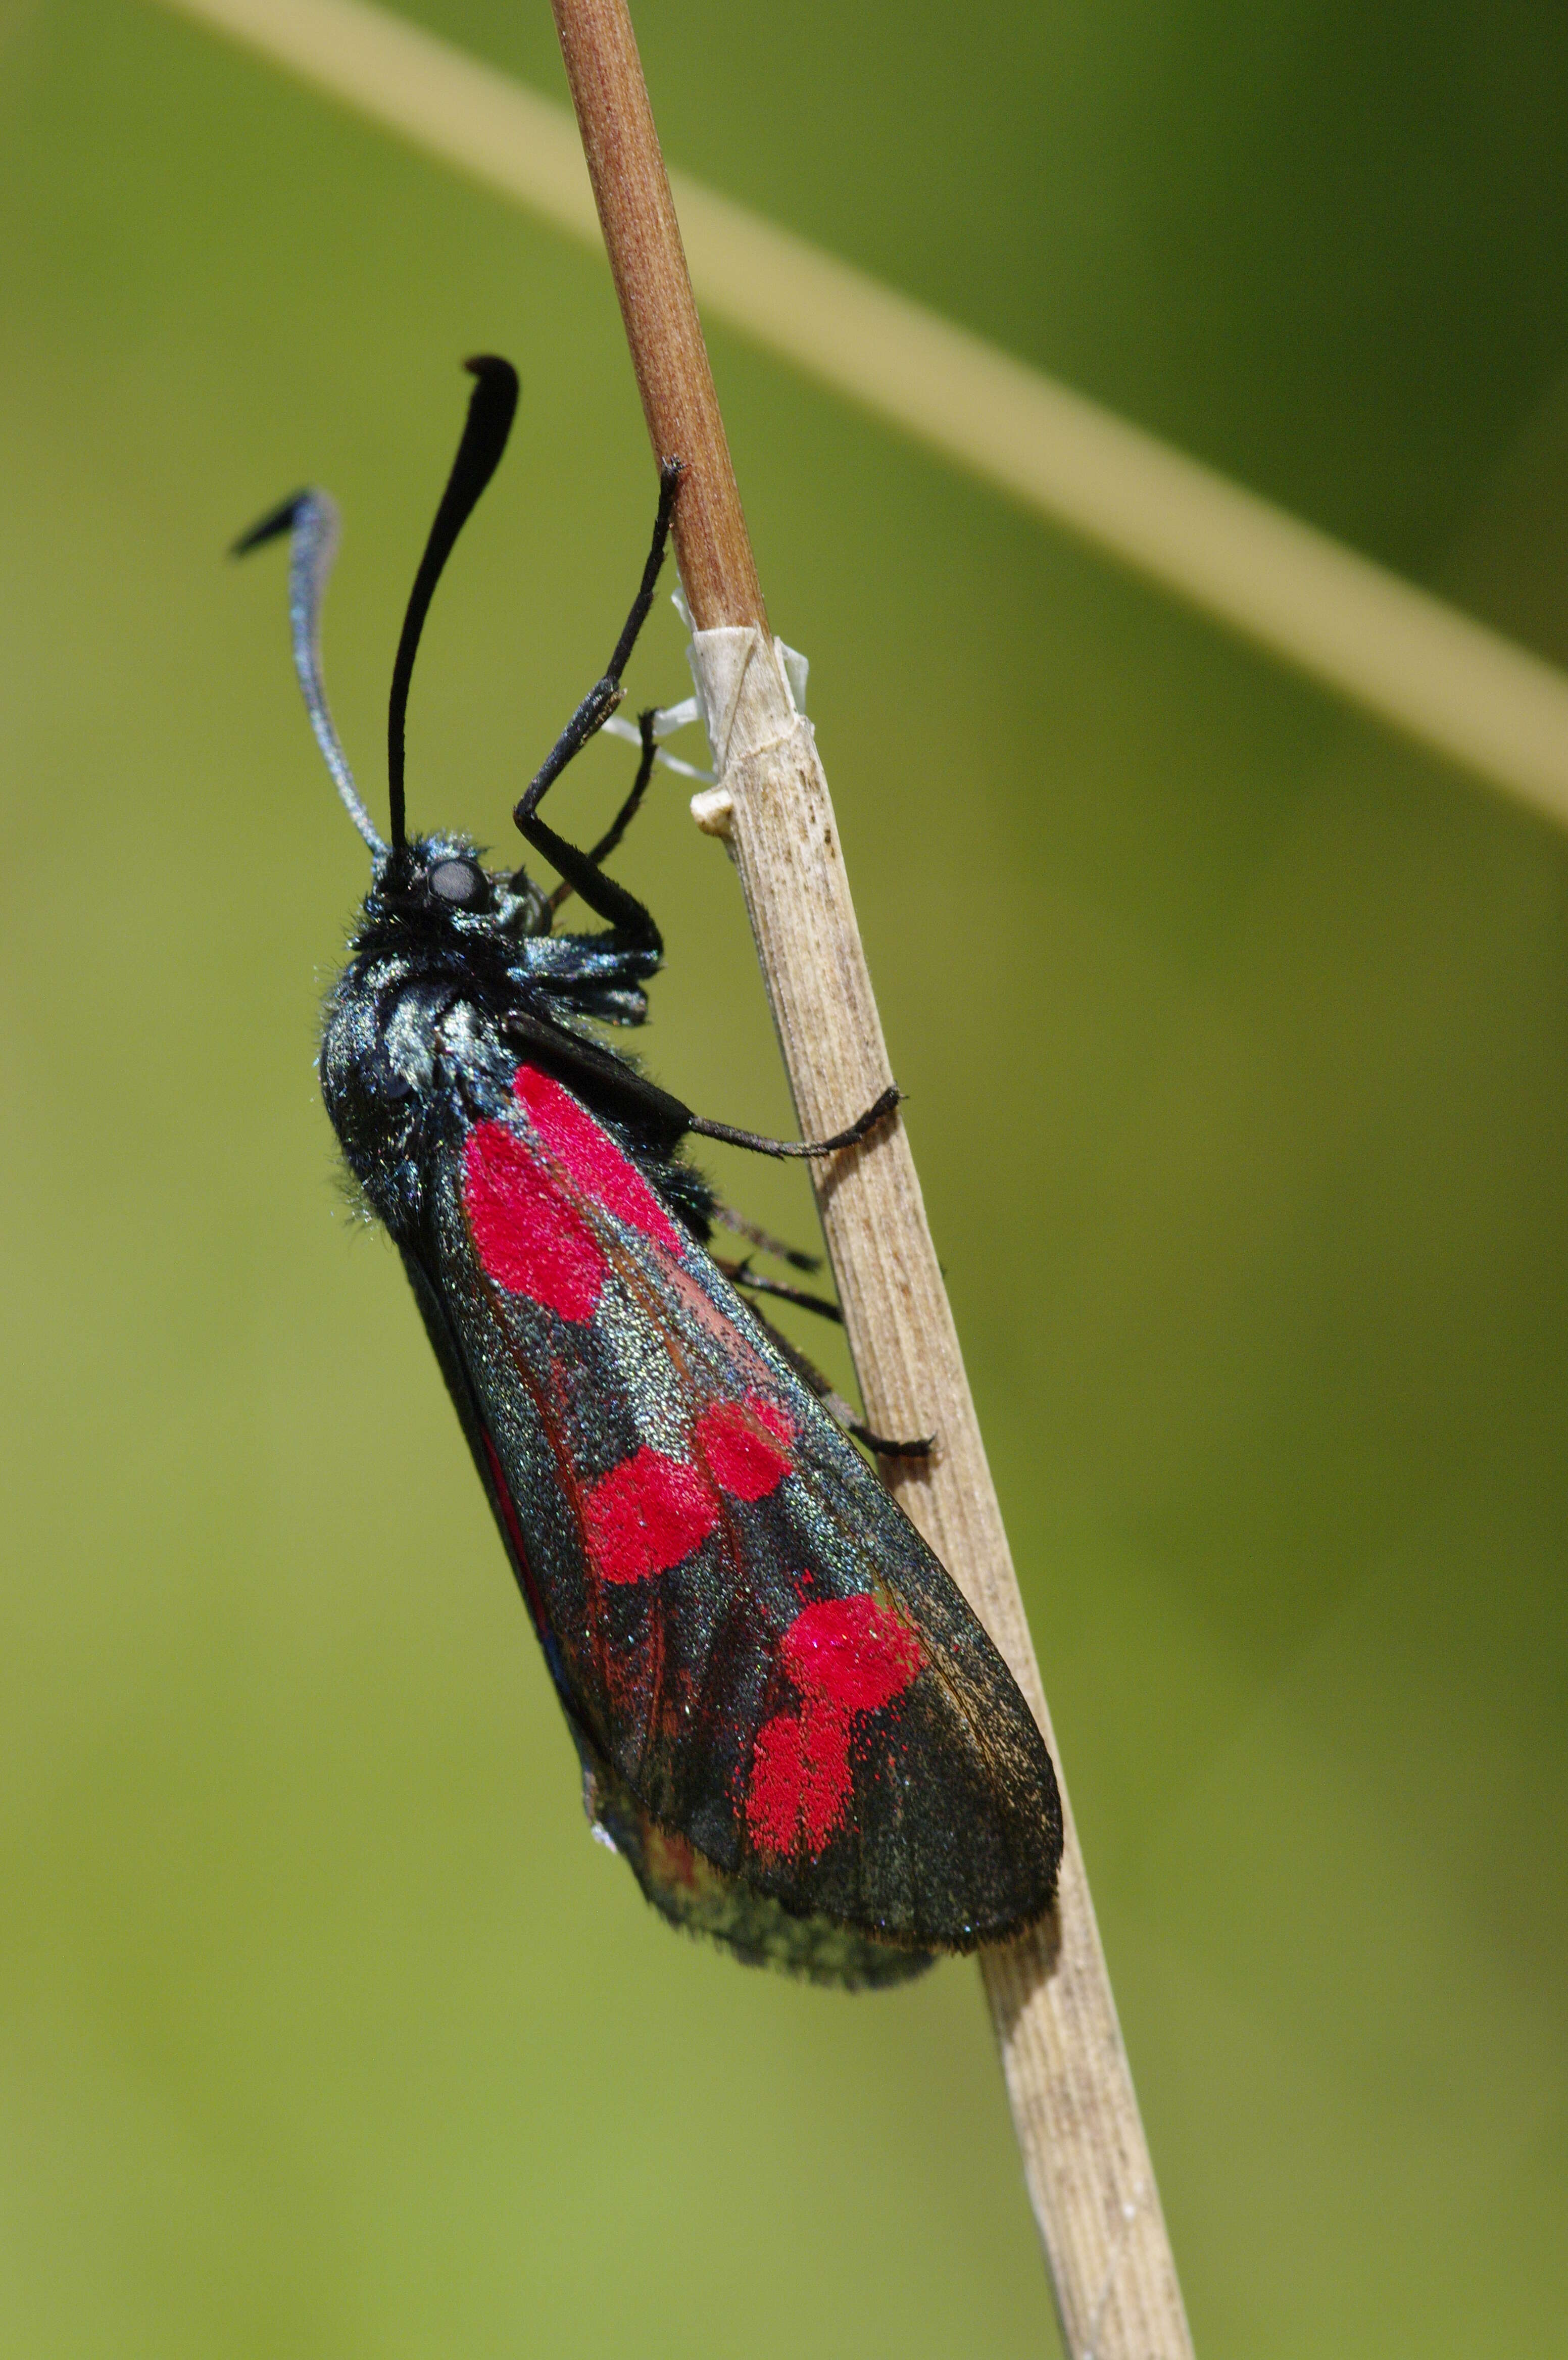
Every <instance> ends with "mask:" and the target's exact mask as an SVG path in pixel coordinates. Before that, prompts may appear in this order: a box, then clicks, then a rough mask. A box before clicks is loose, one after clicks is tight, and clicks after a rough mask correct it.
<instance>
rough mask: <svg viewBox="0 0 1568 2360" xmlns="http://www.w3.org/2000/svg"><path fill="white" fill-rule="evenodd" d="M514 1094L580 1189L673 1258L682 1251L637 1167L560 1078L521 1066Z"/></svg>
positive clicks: (676, 1234)
mask: <svg viewBox="0 0 1568 2360" xmlns="http://www.w3.org/2000/svg"><path fill="white" fill-rule="evenodd" d="M512 1088H513V1090H514V1092H515V1093H516V1096H517V1101H518V1104H519V1105H520V1106H521V1107H522V1108H524V1109H526V1111H527V1114H528V1117H529V1120H531V1122H532V1124H533V1127H534V1129H535V1130H536V1131H538V1133H539V1136H540V1138H541V1139H542V1140H543V1142H544V1144H545V1146H546V1147H547V1148H548V1149H549V1151H550V1153H551V1154H552V1155H554V1157H555V1159H556V1161H557V1162H558V1163H559V1164H563V1165H564V1166H565V1170H566V1171H567V1172H569V1173H570V1175H571V1176H572V1178H573V1179H574V1180H575V1181H576V1184H577V1185H578V1187H579V1188H582V1189H584V1190H586V1191H587V1194H588V1195H589V1196H595V1197H597V1198H598V1201H599V1203H600V1204H601V1205H602V1206H603V1207H605V1209H606V1211H607V1212H610V1213H615V1214H617V1215H619V1217H620V1219H621V1220H623V1221H630V1224H631V1227H632V1228H633V1229H641V1231H642V1233H643V1235H644V1236H645V1237H650V1238H653V1239H655V1240H657V1241H658V1243H659V1244H660V1245H662V1246H667V1247H668V1248H669V1250H670V1251H671V1252H672V1253H678V1252H679V1251H680V1246H681V1241H680V1238H679V1235H678V1233H677V1231H676V1229H675V1226H674V1222H673V1221H672V1220H671V1218H670V1217H669V1215H668V1213H666V1212H665V1210H664V1207H663V1205H661V1204H660V1202H659V1199H658V1197H657V1196H655V1195H654V1194H653V1191H652V1188H650V1186H649V1185H648V1183H647V1181H646V1180H644V1178H643V1177H642V1175H641V1172H639V1170H638V1169H637V1166H636V1164H633V1163H632V1161H631V1159H630V1156H628V1155H623V1154H622V1153H621V1152H620V1148H619V1147H617V1145H616V1143H615V1142H614V1140H613V1139H611V1137H610V1136H609V1132H608V1131H605V1130H604V1129H603V1128H602V1127H601V1126H600V1125H599V1124H598V1123H597V1122H596V1121H595V1120H594V1119H593V1117H592V1115H591V1114H589V1112H588V1111H587V1108H586V1107H581V1106H579V1105H578V1104H577V1101H576V1098H574V1097H573V1096H572V1093H571V1091H570V1090H568V1089H565V1088H564V1087H562V1085H561V1084H560V1083H559V1082H558V1081H557V1080H556V1079H555V1076H554V1074H546V1073H543V1072H541V1070H540V1068H539V1067H538V1066H537V1065H520V1066H519V1067H518V1069H517V1072H516V1073H515V1074H514V1076H512Z"/></svg>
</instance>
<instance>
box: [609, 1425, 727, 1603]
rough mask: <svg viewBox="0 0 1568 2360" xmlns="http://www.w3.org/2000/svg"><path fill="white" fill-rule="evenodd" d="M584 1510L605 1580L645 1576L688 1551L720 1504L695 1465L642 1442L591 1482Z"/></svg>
mask: <svg viewBox="0 0 1568 2360" xmlns="http://www.w3.org/2000/svg"><path fill="white" fill-rule="evenodd" d="M583 1515H584V1523H585V1525H586V1528H587V1544H588V1556H589V1558H590V1559H591V1561H592V1564H593V1568H594V1571H595V1572H596V1573H598V1574H599V1575H601V1576H602V1577H603V1579H605V1580H606V1581H645V1580H646V1579H648V1577H649V1575H650V1574H654V1573H665V1572H667V1571H668V1570H669V1568H670V1567H671V1566H673V1565H679V1564H680V1562H681V1559H682V1558H683V1557H690V1555H691V1553H692V1551H693V1549H694V1548H696V1547H697V1546H698V1545H699V1543H701V1542H702V1541H704V1540H706V1539H707V1535H708V1534H709V1533H710V1532H711V1531H712V1530H713V1527H714V1525H715V1524H716V1523H717V1522H718V1502H717V1501H716V1500H715V1498H714V1495H713V1493H712V1491H710V1490H709V1489H708V1487H707V1484H705V1483H704V1482H703V1480H702V1478H701V1477H700V1476H699V1475H698V1473H697V1471H696V1468H695V1467H687V1466H685V1465H683V1463H682V1461H681V1460H680V1459H667V1458H666V1457H665V1456H664V1453H663V1451H662V1450H651V1449H649V1448H646V1447H644V1448H642V1449H641V1450H639V1451H638V1452H636V1454H635V1455H634V1456H633V1457H632V1458H630V1459H625V1460H623V1461H622V1463H621V1464H620V1466H619V1467H616V1468H612V1469H611V1470H610V1472H609V1474H608V1475H606V1476H604V1477H602V1478H601V1480H599V1481H598V1483H596V1484H595V1485H594V1486H593V1489H592V1490H591V1491H589V1492H588V1494H587V1498H586V1499H585V1501H584V1502H583Z"/></svg>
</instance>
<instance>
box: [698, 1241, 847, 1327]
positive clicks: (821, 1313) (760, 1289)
mask: <svg viewBox="0 0 1568 2360" xmlns="http://www.w3.org/2000/svg"><path fill="white" fill-rule="evenodd" d="M713 1261H714V1267H715V1269H716V1270H721V1271H722V1272H723V1273H724V1275H725V1277H726V1278H727V1279H728V1280H729V1284H730V1285H731V1286H739V1287H740V1288H741V1289H742V1290H743V1291H744V1292H745V1293H746V1294H748V1295H772V1296H773V1301H774V1302H775V1303H797V1304H798V1305H799V1306H800V1308H801V1309H802V1310H803V1311H815V1312H816V1314H817V1317H818V1318H819V1319H834V1320H837V1321H838V1323H839V1327H842V1326H843V1324H844V1315H843V1313H842V1312H841V1311H840V1310H839V1306H838V1305H837V1304H836V1303H833V1302H830V1301H829V1300H828V1296H827V1295H807V1293H806V1289H805V1287H803V1286H791V1285H789V1284H787V1283H786V1282H785V1281H784V1279H782V1278H764V1277H763V1276H762V1273H761V1272H759V1271H754V1270H753V1269H752V1268H751V1258H750V1256H748V1257H747V1259H746V1261H744V1262H725V1261H724V1260H723V1259H722V1258H721V1257H720V1256H719V1255H718V1254H715V1256H714V1258H713Z"/></svg>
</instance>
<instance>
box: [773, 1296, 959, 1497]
mask: <svg viewBox="0 0 1568 2360" xmlns="http://www.w3.org/2000/svg"><path fill="white" fill-rule="evenodd" d="M748 1307H749V1309H750V1311H751V1317H752V1318H753V1319H754V1320H755V1321H756V1323H757V1325H758V1327H761V1328H762V1331H763V1332H764V1334H765V1335H767V1336H768V1337H769V1338H771V1339H772V1341H773V1344H774V1345H775V1346H776V1347H777V1349H779V1351H781V1352H782V1353H783V1354H784V1359H785V1360H787V1361H788V1362H789V1364H790V1367H791V1368H792V1369H793V1370H794V1371H795V1375H796V1376H797V1377H798V1378H799V1379H800V1382H801V1383H802V1384H803V1385H804V1386H805V1387H806V1390H807V1392H808V1393H815V1394H816V1396H817V1400H818V1401H819V1402H820V1403H821V1404H822V1406H823V1408H824V1409H825V1410H826V1411H827V1412H828V1415H829V1417H831V1418H832V1419H833V1420H834V1421H835V1423H836V1424H837V1425H839V1426H842V1427H843V1429H844V1431H845V1433H846V1434H852V1435H853V1436H854V1437H855V1440H856V1441H857V1442H861V1443H863V1444H864V1445H865V1447H866V1448H867V1449H868V1450H871V1451H874V1452H875V1454H876V1456H877V1457H878V1458H879V1459H928V1458H929V1457H930V1455H931V1452H932V1450H933V1449H934V1448H935V1447H936V1440H937V1437H936V1436H935V1435H934V1434H927V1436H925V1437H923V1439H921V1440H920V1441H918V1442H890V1441H889V1440H888V1438H887V1437H886V1436H885V1435H884V1434H873V1433H872V1429H871V1427H870V1426H863V1425H862V1424H861V1420H860V1419H859V1418H858V1417H857V1416H856V1415H855V1413H854V1411H853V1410H852V1409H851V1408H850V1404H849V1403H848V1402H847V1401H846V1400H845V1399H844V1396H843V1394H842V1393H839V1392H837V1391H836V1390H835V1388H834V1386H833V1385H832V1384H831V1382H829V1381H828V1378H827V1377H825V1376H824V1375H823V1373H822V1371H821V1370H820V1369H819V1368H817V1366H816V1365H815V1363H814V1362H813V1361H810V1360H807V1359H806V1354H805V1353H804V1352H802V1351H800V1350H798V1349H796V1347H795V1345H794V1344H792V1343H791V1342H790V1340H789V1338H788V1337H787V1336H785V1335H784V1334H783V1333H781V1331H780V1330H779V1329H778V1328H777V1327H774V1326H773V1321H772V1320H771V1319H770V1318H768V1317H766V1315H765V1314H764V1313H762V1312H761V1311H759V1310H758V1308H757V1306H756V1305H755V1304H754V1303H753V1304H751V1305H750V1306H748Z"/></svg>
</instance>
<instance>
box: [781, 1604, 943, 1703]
mask: <svg viewBox="0 0 1568 2360" xmlns="http://www.w3.org/2000/svg"><path fill="white" fill-rule="evenodd" d="M779 1653H780V1654H781V1655H782V1656H783V1657H784V1668H785V1670H786V1671H787V1672H788V1674H789V1676H790V1677H791V1679H792V1680H793V1681H794V1682H795V1687H796V1688H799V1689H800V1690H801V1692H802V1694H803V1695H805V1696H809V1697H819V1698H820V1699H822V1700H823V1702H824V1703H826V1704H834V1705H838V1706H839V1707H840V1708H841V1709H842V1710H844V1711H845V1712H875V1711H876V1710H877V1708H878V1706H879V1705H884V1704H890V1703H891V1702H892V1701H893V1699H894V1697H895V1696H897V1695H898V1694H899V1693H900V1691H901V1690H902V1689H904V1688H907V1687H908V1686H909V1683H910V1681H911V1680H912V1679H913V1678H914V1677H915V1675H916V1672H917V1671H918V1670H919V1669H920V1642H919V1640H918V1638H917V1637H916V1634H915V1633H914V1632H913V1631H912V1630H911V1629H910V1627H909V1625H908V1623H907V1622H902V1621H901V1620H900V1619H899V1617H898V1616H897V1615H896V1614H895V1613H894V1612H893V1610H892V1608H891V1607H887V1606H881V1605H879V1604H878V1603H877V1601H876V1600H875V1599H874V1598H819V1599H818V1600H817V1603H816V1605H815V1606H806V1607H803V1608H802V1610H801V1612H799V1613H798V1614H797V1615H796V1616H795V1621H794V1622H792V1623H791V1624H790V1626H789V1629H788V1630H787V1631H786V1632H785V1633H784V1639H783V1642H782V1644H781V1645H780V1648H779Z"/></svg>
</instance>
